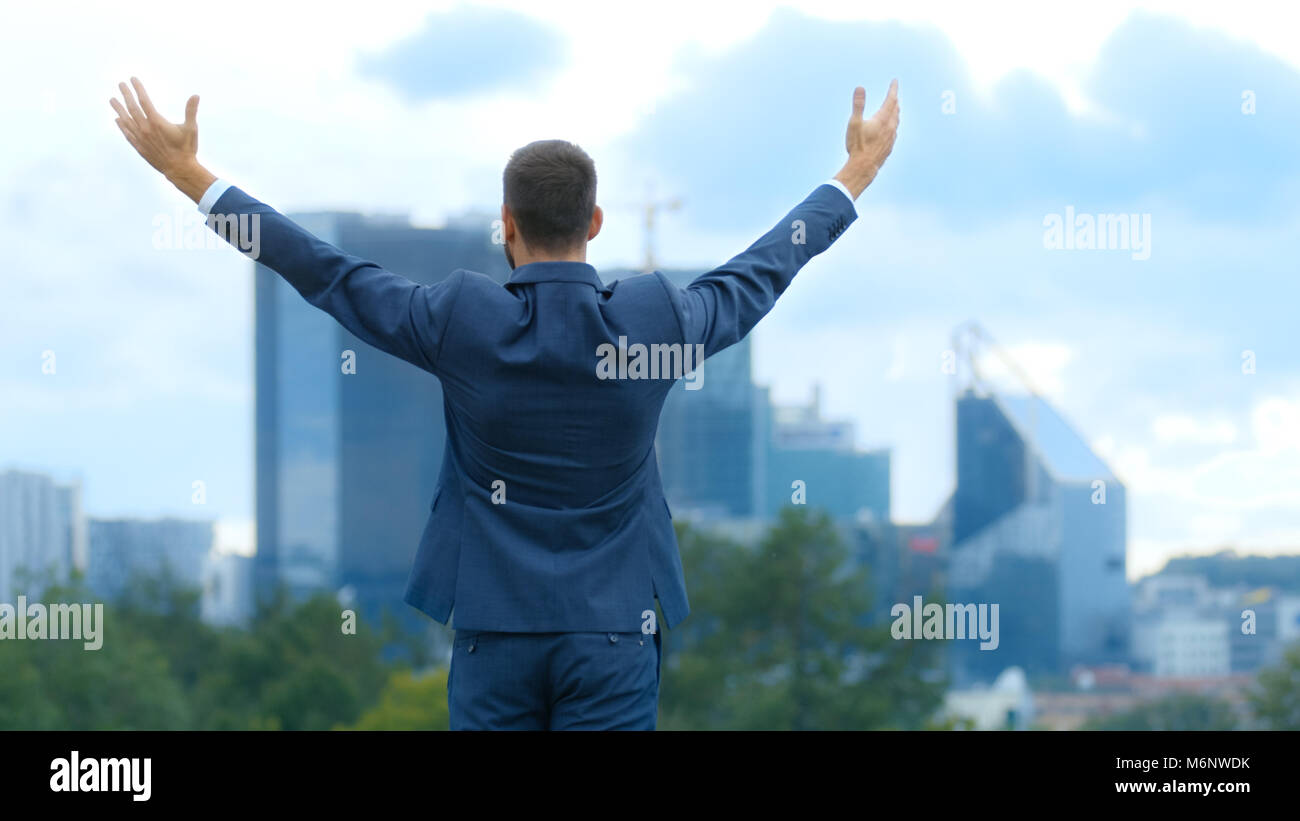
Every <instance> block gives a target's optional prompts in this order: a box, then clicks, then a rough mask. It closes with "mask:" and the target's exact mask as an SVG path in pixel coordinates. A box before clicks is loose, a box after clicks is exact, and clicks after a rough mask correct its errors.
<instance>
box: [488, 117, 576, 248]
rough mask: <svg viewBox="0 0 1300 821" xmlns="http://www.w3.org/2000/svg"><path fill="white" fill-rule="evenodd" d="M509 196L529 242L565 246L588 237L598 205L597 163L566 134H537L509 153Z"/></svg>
mask: <svg viewBox="0 0 1300 821" xmlns="http://www.w3.org/2000/svg"><path fill="white" fill-rule="evenodd" d="M502 178H503V179H502V182H503V187H504V201H505V204H506V207H508V208H509V209H510V213H511V214H512V215H513V217H514V220H515V224H516V226H517V227H518V229H519V233H520V235H522V237H523V240H524V242H525V243H527V244H528V247H530V248H534V249H536V250H538V251H547V252H560V251H564V250H567V249H570V248H573V247H574V246H576V245H579V244H580V243H582V242H583V241H585V240H586V239H587V232H588V229H589V227H590V225H591V216H592V212H593V211H594V210H595V207H596V164H595V163H593V162H592V161H591V157H589V156H587V152H585V151H583V150H582V149H581V148H579V147H578V146H576V145H574V144H573V143H571V142H567V141H565V140H538V141H537V142H532V143H529V144H528V145H526V146H524V147H523V148H520V149H518V150H516V151H515V152H514V153H513V154H511V155H510V161H509V162H507V163H506V170H505V173H504V174H503V175H502Z"/></svg>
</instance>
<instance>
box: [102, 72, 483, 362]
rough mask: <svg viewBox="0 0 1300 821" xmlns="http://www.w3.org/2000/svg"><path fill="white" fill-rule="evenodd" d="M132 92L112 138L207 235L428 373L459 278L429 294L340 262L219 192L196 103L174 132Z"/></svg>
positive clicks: (258, 208)
mask: <svg viewBox="0 0 1300 821" xmlns="http://www.w3.org/2000/svg"><path fill="white" fill-rule="evenodd" d="M131 86H133V87H134V91H135V94H132V87H129V86H127V84H126V83H119V84H118V88H119V90H120V91H121V92H122V98H123V99H122V101H120V102H119V101H118V100H117V99H113V100H111V104H112V106H113V109H114V110H115V111H116V112H117V113H118V118H117V126H118V128H120V129H121V130H122V134H123V135H124V136H125V137H126V139H127V142H129V143H130V144H131V146H132V147H133V148H135V150H136V151H137V152H139V154H140V156H142V157H144V159H145V160H146V161H147V162H148V163H149V164H150V165H151V166H153V167H154V168H155V169H157V170H158V171H160V172H161V173H162V174H163V175H164V176H166V177H167V179H168V180H169V181H170V182H171V183H172V184H173V185H175V186H176V187H177V188H178V189H180V191H181V192H182V193H183V194H185V195H186V196H187V197H189V198H190V199H192V200H194V202H195V203H201V205H200V208H201V210H205V212H206V211H207V209H205V208H204V206H208V207H209V208H210V216H209V220H208V224H209V226H211V227H212V228H214V229H215V230H216V231H217V233H218V234H220V235H221V236H222V237H223V238H224V239H226V241H228V242H230V243H231V244H232V245H234V246H235V247H236V248H237V249H238V250H239V251H241V252H243V253H244V254H245V255H247V256H250V257H251V258H253V259H255V260H257V261H258V262H260V263H262V264H263V265H265V266H266V267H268V268H270V269H271V270H273V271H275V272H276V273H278V274H280V275H281V276H282V277H284V279H285V280H286V281H287V282H288V283H289V284H290V285H292V286H293V287H294V289H295V290H297V291H298V293H300V294H301V295H302V296H303V298H304V299H306V300H307V301H308V302H309V303H311V304H312V305H314V306H316V307H317V308H320V309H321V310H323V311H325V312H327V313H328V314H330V316H332V317H334V318H335V319H336V320H338V322H339V324H341V325H343V327H345V328H347V329H348V330H349V331H351V332H352V333H353V334H354V335H356V336H357V337H358V338H359V339H361V340H362V341H364V342H366V343H367V344H370V345H373V346H374V347H376V348H378V349H380V350H381V351H384V352H386V353H390V354H392V355H394V356H397V357H400V358H402V359H404V360H406V361H407V362H410V363H411V364H413V365H415V366H416V367H419V368H423V369H425V370H428V371H431V372H434V373H436V372H437V361H438V349H439V346H440V343H441V336H442V329H443V328H445V327H446V319H447V316H448V315H449V313H450V310H451V306H452V305H453V304H454V302H455V296H456V292H457V290H458V287H459V285H460V282H461V278H460V277H459V276H452V277H448V278H447V279H446V280H443V281H442V282H440V283H438V284H436V285H420V284H417V283H415V282H412V281H411V280H409V279H407V278H406V277H403V276H401V275H399V274H395V273H392V272H391V271H387V270H385V269H383V268H382V267H380V266H379V265H376V264H375V263H373V262H368V261H366V260H364V259H360V258H359V257H355V256H352V255H351V254H347V253H345V252H344V251H342V250H340V249H338V248H336V247H334V246H333V245H330V244H329V243H327V242H325V241H323V240H321V239H319V238H317V237H316V236H315V235H313V234H312V233H311V232H310V231H307V230H306V229H304V228H302V227H301V226H299V225H297V224H296V223H294V222H293V221H292V220H290V219H289V218H288V217H286V216H284V215H283V214H281V213H279V212H278V211H276V210H275V209H274V208H271V207H270V206H269V205H266V204H264V203H262V202H259V201H258V200H256V199H254V198H253V197H251V196H249V195H248V194H246V193H244V192H243V191H241V190H240V189H238V188H235V187H233V186H226V185H224V184H223V183H220V182H219V181H218V180H217V178H216V177H215V176H214V175H213V174H212V173H211V172H209V171H208V170H207V169H206V168H204V167H203V166H202V165H201V164H200V163H199V161H198V156H197V154H198V122H197V115H198V107H199V98H198V96H194V97H191V98H190V99H189V101H188V103H187V104H186V106H185V121H184V122H183V123H180V124H177V123H172V122H169V121H167V120H166V119H165V118H164V117H162V116H161V115H160V114H159V113H158V111H157V110H156V109H155V108H154V106H153V103H152V102H151V101H150V99H149V95H148V93H147V92H146V91H145V89H144V85H143V84H141V83H140V81H139V80H137V79H135V78H134V77H132V78H131ZM136 95H139V102H138V103H137V101H136ZM218 194H219V196H216V195H218ZM205 195H207V196H206V197H205ZM214 196H216V198H215V202H212V201H211V200H212V199H213V197H214ZM205 199H206V200H208V202H203V201H204V200H205Z"/></svg>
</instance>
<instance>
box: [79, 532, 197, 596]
mask: <svg viewBox="0 0 1300 821" xmlns="http://www.w3.org/2000/svg"><path fill="white" fill-rule="evenodd" d="M88 529H89V533H90V562H89V567H88V569H87V571H86V583H87V585H88V586H89V587H90V589H91V591H93V592H94V593H95V595H97V596H100V597H102V598H104V599H107V600H110V601H111V600H113V599H116V598H118V597H119V596H121V595H122V593H123V591H125V589H126V587H127V585H128V584H129V583H130V581H131V579H132V578H133V577H136V576H144V577H155V578H156V577H159V576H163V575H166V576H169V577H170V578H171V580H172V581H174V582H175V583H177V584H179V585H180V586H182V587H188V588H193V589H195V590H200V589H202V587H203V568H204V565H205V563H206V562H207V559H208V554H209V553H210V552H211V550H212V540H213V530H212V522H211V521H194V520H189V519H90V520H89V528H88Z"/></svg>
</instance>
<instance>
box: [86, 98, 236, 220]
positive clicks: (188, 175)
mask: <svg viewBox="0 0 1300 821" xmlns="http://www.w3.org/2000/svg"><path fill="white" fill-rule="evenodd" d="M117 87H118V89H119V90H120V91H121V92H122V101H121V102H119V101H118V100H117V98H116V97H114V98H112V99H110V100H109V104H110V105H111V106H113V110H114V111H116V112H117V114H118V117H117V121H116V122H117V127H118V128H120V129H121V130H122V135H123V136H124V137H126V141H127V142H129V143H130V144H131V147H132V148H134V149H135V150H136V151H137V152H138V153H139V154H140V156H141V157H144V159H145V161H146V162H148V163H149V164H150V165H152V166H153V167H154V168H156V169H157V170H159V171H161V172H162V173H163V174H164V175H165V176H166V177H167V179H169V180H171V181H172V183H173V184H174V185H175V186H176V187H177V188H179V189H181V191H183V192H184V193H185V194H187V195H189V197H190V199H193V200H194V201H195V202H197V201H198V200H199V197H201V196H202V195H203V192H204V191H205V190H206V189H207V186H208V185H209V184H211V183H212V181H213V180H214V179H216V178H215V177H213V176H212V175H211V174H210V173H208V171H207V170H206V169H204V168H203V166H201V165H199V161H198V150H199V124H198V120H197V117H198V113H199V97H198V95H197V94H196V95H194V96H193V97H190V99H189V101H188V102H186V104H185V122H183V123H179V124H177V123H173V122H170V121H169V120H167V119H165V118H164V117H163V116H162V115H161V114H159V113H158V109H156V108H154V106H153V101H152V100H150V99H149V93H148V92H147V91H145V90H144V84H143V83H141V82H140V81H139V80H138V79H136V78H135V77H132V78H131V86H128V85H127V84H126V83H118V84H117ZM132 87H134V89H135V94H132V91H131V89H132ZM136 95H139V98H140V100H139V102H138V103H137V102H136Z"/></svg>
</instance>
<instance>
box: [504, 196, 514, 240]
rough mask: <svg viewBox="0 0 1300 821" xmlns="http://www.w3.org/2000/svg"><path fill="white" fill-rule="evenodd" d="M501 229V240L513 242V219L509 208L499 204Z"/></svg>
mask: <svg viewBox="0 0 1300 821" xmlns="http://www.w3.org/2000/svg"><path fill="white" fill-rule="evenodd" d="M501 227H502V229H503V230H502V232H501V233H502V239H503V240H504V241H505V242H507V243H509V242H514V241H515V217H514V214H511V213H510V207H509V206H508V205H506V204H505V203H501Z"/></svg>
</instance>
